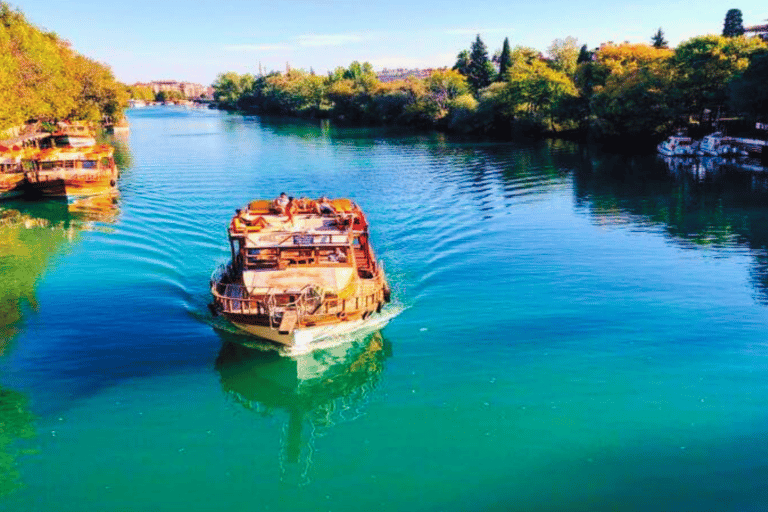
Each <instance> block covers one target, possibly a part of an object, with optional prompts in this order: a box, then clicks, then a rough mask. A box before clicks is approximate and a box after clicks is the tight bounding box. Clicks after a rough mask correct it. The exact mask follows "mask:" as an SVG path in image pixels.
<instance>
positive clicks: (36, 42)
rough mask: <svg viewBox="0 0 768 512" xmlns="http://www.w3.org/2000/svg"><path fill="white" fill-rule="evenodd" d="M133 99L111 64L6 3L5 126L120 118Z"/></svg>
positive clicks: (2, 58) (0, 18)
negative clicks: (79, 51)
mask: <svg viewBox="0 0 768 512" xmlns="http://www.w3.org/2000/svg"><path fill="white" fill-rule="evenodd" d="M127 99H128V93H127V91H126V90H125V86H124V85H122V84H120V83H119V82H117V81H116V80H115V78H114V76H113V75H112V72H111V71H110V69H109V68H108V67H106V66H104V65H103V64H99V63H97V62H94V61H92V60H90V59H87V58H85V57H83V56H82V55H79V54H77V53H76V52H74V51H73V50H71V49H70V48H69V44H68V43H67V42H66V41H63V40H62V39H60V38H59V37H58V36H57V35H56V34H53V33H46V32H42V31H41V30H39V29H38V28H36V27H34V26H32V25H31V24H29V22H27V20H26V19H25V18H24V15H23V14H21V13H20V12H18V11H14V10H12V9H11V8H10V6H9V5H8V4H6V3H4V2H0V130H3V129H6V128H10V127H13V126H18V125H21V124H24V123H26V122H28V121H30V120H46V121H55V120H61V119H72V120H89V121H100V120H101V119H102V117H103V116H110V117H113V118H115V117H120V116H121V114H122V109H123V108H124V106H125V104H126V101H127Z"/></svg>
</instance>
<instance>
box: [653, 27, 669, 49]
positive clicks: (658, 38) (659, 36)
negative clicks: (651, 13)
mask: <svg viewBox="0 0 768 512" xmlns="http://www.w3.org/2000/svg"><path fill="white" fill-rule="evenodd" d="M668 44H669V43H667V41H666V39H664V31H663V30H661V27H659V30H657V31H656V33H655V34H653V37H651V45H653V47H654V48H667V47H668V46H667V45H668Z"/></svg>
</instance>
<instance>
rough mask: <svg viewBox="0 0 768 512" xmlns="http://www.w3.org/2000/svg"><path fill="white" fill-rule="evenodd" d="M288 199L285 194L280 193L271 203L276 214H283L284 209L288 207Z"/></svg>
mask: <svg viewBox="0 0 768 512" xmlns="http://www.w3.org/2000/svg"><path fill="white" fill-rule="evenodd" d="M289 202H290V199H289V198H288V196H287V195H286V193H285V192H282V193H281V194H280V195H279V196H277V197H276V198H275V200H274V201H272V207H273V208H274V209H275V211H276V212H277V213H285V208H286V207H287V206H288V203H289Z"/></svg>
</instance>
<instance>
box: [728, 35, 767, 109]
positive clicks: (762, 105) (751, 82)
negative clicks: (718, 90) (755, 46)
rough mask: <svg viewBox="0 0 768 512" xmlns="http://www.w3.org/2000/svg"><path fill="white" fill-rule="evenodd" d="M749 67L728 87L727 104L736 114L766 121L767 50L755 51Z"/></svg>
mask: <svg viewBox="0 0 768 512" xmlns="http://www.w3.org/2000/svg"><path fill="white" fill-rule="evenodd" d="M749 61H750V62H749V67H748V68H747V69H746V70H744V72H743V73H741V74H740V75H739V76H737V77H736V78H735V79H734V80H733V81H732V82H731V83H730V85H729V87H728V104H729V105H730V106H731V107H732V108H733V109H734V110H735V111H737V112H739V113H742V114H747V115H750V116H752V117H754V118H756V119H760V120H763V121H766V120H768V87H766V86H765V84H768V50H766V49H761V50H758V51H755V52H754V53H753V54H752V55H751V56H750V59H749Z"/></svg>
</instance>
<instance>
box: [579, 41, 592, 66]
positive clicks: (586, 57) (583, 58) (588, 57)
mask: <svg viewBox="0 0 768 512" xmlns="http://www.w3.org/2000/svg"><path fill="white" fill-rule="evenodd" d="M593 55H594V53H593V52H591V51H589V50H587V45H584V46H582V47H581V50H579V58H577V59H576V64H577V65H578V64H581V63H583V62H592V56H593Z"/></svg>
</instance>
